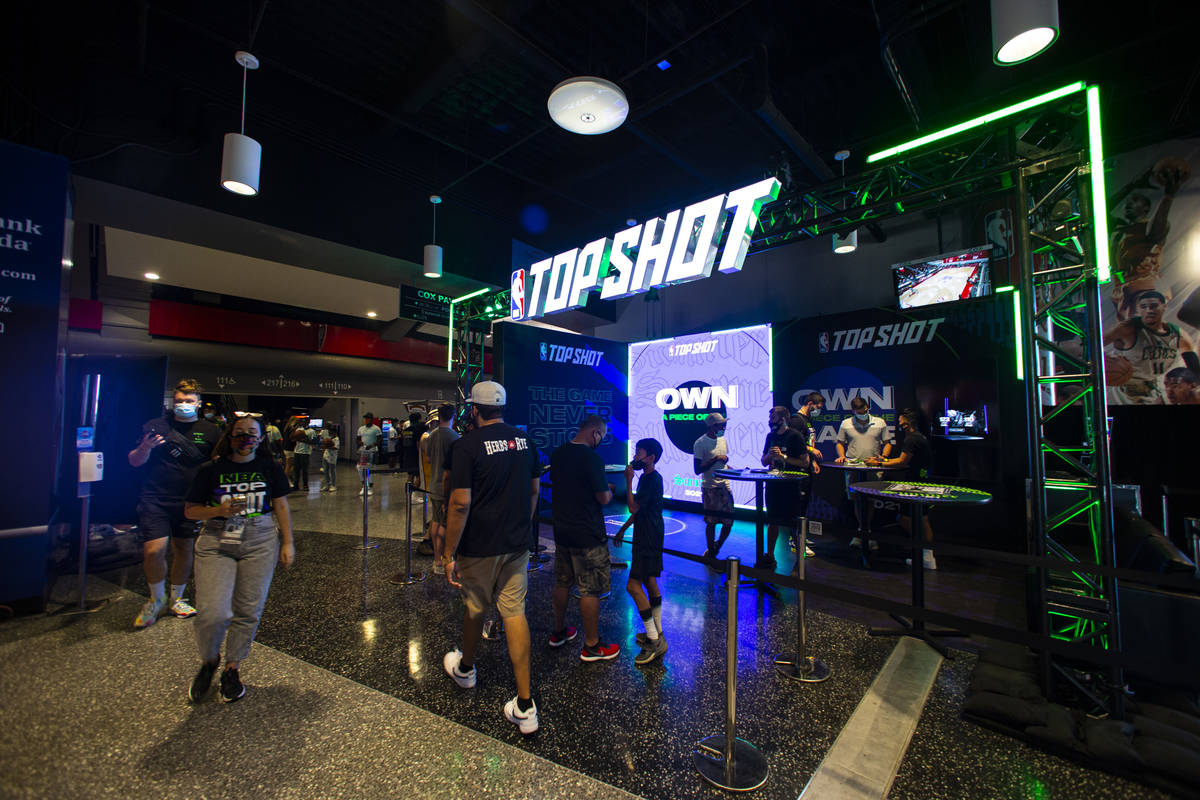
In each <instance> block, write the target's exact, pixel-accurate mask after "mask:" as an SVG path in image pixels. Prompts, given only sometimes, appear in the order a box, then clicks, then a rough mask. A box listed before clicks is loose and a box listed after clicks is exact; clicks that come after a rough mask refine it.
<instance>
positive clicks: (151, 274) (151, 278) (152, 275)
mask: <svg viewBox="0 0 1200 800" xmlns="http://www.w3.org/2000/svg"><path fill="white" fill-rule="evenodd" d="M142 277H143V278H145V279H146V280H148V281H156V280H158V279H159V278H161V277H162V276H161V275H159V274H158V273H157V272H147V273H146V274H145V275H143V276H142Z"/></svg>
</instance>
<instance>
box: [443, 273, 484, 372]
mask: <svg viewBox="0 0 1200 800" xmlns="http://www.w3.org/2000/svg"><path fill="white" fill-rule="evenodd" d="M488 291H490V290H489V289H487V288H484V289H476V290H475V291H473V292H471V293H470V294H464V295H463V296H462V297H456V298H455V299H453V300H451V301H450V320H449V322H448V323H447V325H448V327H449V329H450V332H449V333H447V334H446V372H453V371H454V304H455V303H461V302H462V301H463V300H470V299H471V298H472V297H478V296H479V295H481V294H486V293H487V292H488Z"/></svg>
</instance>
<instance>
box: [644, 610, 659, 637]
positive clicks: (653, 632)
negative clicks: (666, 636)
mask: <svg viewBox="0 0 1200 800" xmlns="http://www.w3.org/2000/svg"><path fill="white" fill-rule="evenodd" d="M642 624H643V625H645V626H646V638H647V639H651V640H657V639H658V623H656V622H655V621H654V617H653V616H650V617H648V618H643V619H642Z"/></svg>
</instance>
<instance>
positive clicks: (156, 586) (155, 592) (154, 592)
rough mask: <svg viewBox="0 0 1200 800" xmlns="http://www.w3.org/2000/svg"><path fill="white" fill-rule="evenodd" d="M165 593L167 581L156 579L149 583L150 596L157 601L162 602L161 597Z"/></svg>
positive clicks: (164, 595)
mask: <svg viewBox="0 0 1200 800" xmlns="http://www.w3.org/2000/svg"><path fill="white" fill-rule="evenodd" d="M166 595H167V582H166V581H158V582H157V583H152V584H150V597H151V598H153V600H154V601H155V602H157V603H161V602H163V598H164V597H166Z"/></svg>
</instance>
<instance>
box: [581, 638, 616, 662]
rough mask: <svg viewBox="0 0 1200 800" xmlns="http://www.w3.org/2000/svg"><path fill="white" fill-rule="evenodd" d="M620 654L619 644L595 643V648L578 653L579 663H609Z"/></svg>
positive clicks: (584, 649) (585, 647) (585, 648)
mask: <svg viewBox="0 0 1200 800" xmlns="http://www.w3.org/2000/svg"><path fill="white" fill-rule="evenodd" d="M620 652H621V646H620V645H619V644H604V643H603V642H597V643H596V645H595V646H593V647H588V646H587V645H584V648H583V649H582V650H580V651H579V660H580V661H611V660H613V659H614V658H616V657H617V655H618V654H619V653H620Z"/></svg>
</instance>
